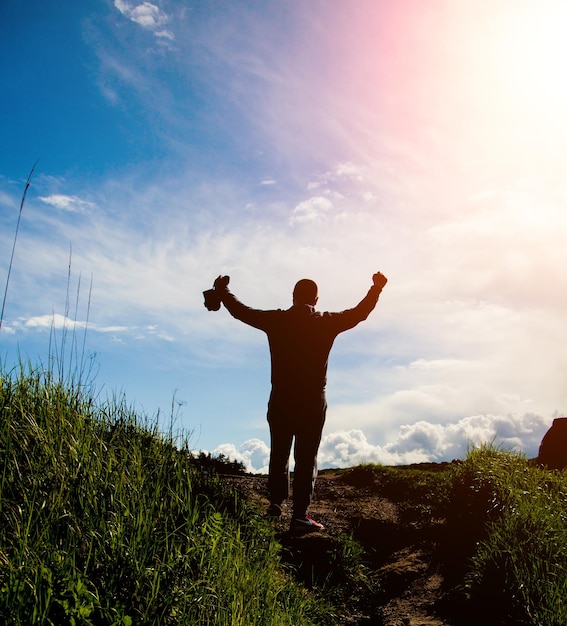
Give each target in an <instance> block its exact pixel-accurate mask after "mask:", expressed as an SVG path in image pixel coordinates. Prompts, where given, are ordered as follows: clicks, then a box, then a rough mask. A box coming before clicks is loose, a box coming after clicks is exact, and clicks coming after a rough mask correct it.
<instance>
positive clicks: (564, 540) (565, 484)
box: [459, 446, 567, 626]
mask: <svg viewBox="0 0 567 626" xmlns="http://www.w3.org/2000/svg"><path fill="white" fill-rule="evenodd" d="M459 481H460V484H461V487H463V486H464V487H465V489H467V490H468V492H469V502H471V503H475V504H474V505H473V508H474V509H476V514H477V515H481V513H484V517H485V519H486V523H487V533H486V537H485V538H484V539H483V540H482V541H481V542H480V544H479V546H478V549H477V552H476V554H475V556H474V557H473V564H472V569H471V571H470V573H469V574H468V576H467V577H466V586H467V589H468V592H469V595H470V598H471V599H472V600H474V599H475V598H478V597H481V598H483V599H490V600H494V601H496V602H499V603H500V604H501V605H503V606H507V607H509V608H510V611H511V613H512V614H513V615H515V616H517V617H519V618H523V619H524V620H525V622H526V623H528V624H534V625H536V626H564V625H565V624H567V476H566V474H565V473H561V472H550V471H547V470H543V469H541V468H539V467H536V466H535V465H534V464H531V463H529V462H528V461H527V460H526V459H525V457H524V456H523V455H521V454H517V453H512V452H506V451H501V450H496V449H494V448H493V447H491V446H484V447H481V448H479V449H477V450H473V451H472V452H470V453H469V455H468V457H467V459H466V461H465V463H464V464H463V466H462V468H461V471H460V476H459Z"/></svg>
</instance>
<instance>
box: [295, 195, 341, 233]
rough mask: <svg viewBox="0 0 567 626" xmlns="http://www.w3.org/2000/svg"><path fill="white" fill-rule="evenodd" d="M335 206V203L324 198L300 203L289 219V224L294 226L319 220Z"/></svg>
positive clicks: (315, 197)
mask: <svg viewBox="0 0 567 626" xmlns="http://www.w3.org/2000/svg"><path fill="white" fill-rule="evenodd" d="M332 206H333V203H332V202H331V201H330V200H329V199H327V198H323V197H322V196H313V197H312V198H309V200H304V201H303V202H300V203H299V204H298V205H297V206H296V207H295V209H294V210H293V214H292V216H291V217H290V219H289V224H290V225H291V226H294V225H295V224H300V223H302V222H312V221H315V220H319V219H320V218H321V217H323V216H324V215H325V213H326V212H327V211H328V210H329V209H330V208H331V207H332Z"/></svg>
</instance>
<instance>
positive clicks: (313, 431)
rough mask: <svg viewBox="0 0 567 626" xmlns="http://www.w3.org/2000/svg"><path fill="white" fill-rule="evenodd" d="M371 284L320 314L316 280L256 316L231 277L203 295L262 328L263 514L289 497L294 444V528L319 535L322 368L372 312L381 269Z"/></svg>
mask: <svg viewBox="0 0 567 626" xmlns="http://www.w3.org/2000/svg"><path fill="white" fill-rule="evenodd" d="M372 282H373V285H372V287H371V288H370V290H369V291H368V293H367V294H366V296H365V297H364V298H363V299H362V300H361V302H360V303H359V304H357V305H356V306H355V307H354V308H353V309H347V310H346V311H342V312H340V313H319V312H318V311H316V310H315V305H316V304H317V300H318V289H317V285H316V283H314V282H313V281H312V280H309V279H305V278H304V279H302V280H300V281H299V282H298V283H297V284H296V285H295V288H294V290H293V306H292V307H291V308H289V309H287V310H285V311H284V310H282V309H278V310H271V311H261V310H258V309H251V308H250V307H247V306H245V305H244V304H242V302H239V301H238V300H237V299H236V298H235V296H234V295H233V294H232V293H230V291H229V290H228V283H229V277H228V276H219V277H218V278H217V279H216V280H215V282H214V288H213V290H210V291H209V292H206V293H205V297H206V298H207V296H208V297H209V299H211V298H212V300H216V303H214V304H212V305H211V304H210V301H209V302H207V301H206V302H205V305H206V306H207V308H209V309H211V310H218V308H219V307H220V302H222V303H223V304H224V306H225V307H226V308H227V309H228V311H229V313H230V314H231V315H232V316H233V317H235V318H236V319H238V320H240V321H242V322H244V323H245V324H249V325H250V326H254V328H258V329H260V330H263V331H264V332H265V333H266V335H267V336H268V342H269V346H270V355H271V362H272V391H271V394H270V401H269V403H268V423H269V426H270V439H271V446H270V448H271V449H270V470H269V471H270V473H269V477H268V490H269V494H270V503H271V504H270V508H269V509H268V514H269V515H273V516H279V515H281V505H282V503H283V501H284V500H285V499H286V498H287V497H288V495H289V456H290V452H291V446H292V443H293V439H294V438H295V445H294V458H295V470H294V479H293V517H292V521H291V529H292V530H293V531H302V530H303V531H312V530H321V529H322V528H323V526H322V524H319V523H318V522H316V521H315V520H313V519H312V518H311V517H309V515H308V508H309V504H310V502H311V497H312V495H313V487H314V485H315V478H316V476H317V451H318V449H319V444H320V442H321V434H322V431H323V424H324V423H325V415H326V411H327V401H326V396H325V386H326V382H327V363H328V360H329V353H330V351H331V347H332V345H333V342H334V340H335V337H336V336H337V335H338V334H339V333H342V332H343V331H345V330H349V329H350V328H353V327H354V326H356V325H357V324H358V323H359V322H362V321H363V320H365V319H366V318H367V317H368V315H369V314H370V313H371V312H372V310H373V309H374V307H375V306H376V303H377V302H378V296H379V295H380V292H381V291H382V289H383V287H384V285H385V284H386V282H387V278H386V277H385V276H384V275H383V274H381V273H380V272H378V273H376V274H374V276H373V277H372Z"/></svg>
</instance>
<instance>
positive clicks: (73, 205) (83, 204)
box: [38, 193, 96, 213]
mask: <svg viewBox="0 0 567 626" xmlns="http://www.w3.org/2000/svg"><path fill="white" fill-rule="evenodd" d="M38 200H41V202H43V203H44V204H49V205H50V206H53V207H55V208H56V209H60V210H62V211H70V212H71V213H86V212H87V211H89V210H91V209H94V208H95V207H96V205H95V204H94V202H89V201H88V200H82V199H81V198H79V197H78V196H69V195H65V194H60V193H55V194H51V195H49V196H39V197H38Z"/></svg>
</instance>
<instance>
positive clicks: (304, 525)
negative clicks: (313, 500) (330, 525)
mask: <svg viewBox="0 0 567 626" xmlns="http://www.w3.org/2000/svg"><path fill="white" fill-rule="evenodd" d="M290 530H291V531H292V532H300V533H313V532H318V531H319V530H325V527H324V526H323V524H319V522H316V521H315V520H314V519H311V518H310V517H309V515H304V516H303V517H294V518H293V519H292V520H291V527H290Z"/></svg>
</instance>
